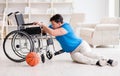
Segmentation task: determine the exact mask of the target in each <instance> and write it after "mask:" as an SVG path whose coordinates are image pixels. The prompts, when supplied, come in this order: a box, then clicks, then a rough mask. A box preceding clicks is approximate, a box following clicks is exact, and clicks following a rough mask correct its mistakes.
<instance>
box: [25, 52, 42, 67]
mask: <svg viewBox="0 0 120 76" xmlns="http://www.w3.org/2000/svg"><path fill="white" fill-rule="evenodd" d="M25 60H26V63H27V64H28V65H30V66H36V65H37V64H38V63H39V62H40V57H39V55H38V54H37V53H36V52H30V53H28V54H27V56H26V59H25Z"/></svg>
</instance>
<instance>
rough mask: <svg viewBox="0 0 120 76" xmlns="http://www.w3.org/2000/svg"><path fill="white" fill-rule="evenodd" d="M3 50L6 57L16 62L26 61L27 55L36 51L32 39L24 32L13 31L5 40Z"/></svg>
mask: <svg viewBox="0 0 120 76" xmlns="http://www.w3.org/2000/svg"><path fill="white" fill-rule="evenodd" d="M3 50H4V53H5V55H6V56H7V57H8V58H9V59H10V60H12V61H14V62H23V61H25V57H26V55H27V54H28V53H29V52H31V51H33V50H34V44H33V41H32V39H31V37H30V36H29V35H28V34H27V33H25V32H22V31H18V30H16V31H12V32H10V33H9V34H8V35H7V36H6V37H5V39H4V42H3Z"/></svg>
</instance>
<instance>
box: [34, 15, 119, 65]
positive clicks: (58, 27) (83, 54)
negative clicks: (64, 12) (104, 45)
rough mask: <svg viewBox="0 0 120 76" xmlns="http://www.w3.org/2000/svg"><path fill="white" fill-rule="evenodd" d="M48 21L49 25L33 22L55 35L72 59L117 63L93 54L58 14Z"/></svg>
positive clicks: (80, 61)
mask: <svg viewBox="0 0 120 76" xmlns="http://www.w3.org/2000/svg"><path fill="white" fill-rule="evenodd" d="M50 22H51V25H50V26H49V27H48V26H46V25H44V24H43V23H39V22H34V24H35V25H39V26H40V27H42V28H43V30H44V31H45V32H46V33H48V34H50V35H52V36H55V38H56V40H57V41H58V42H59V43H60V45H61V47H62V49H63V51H64V52H67V53H70V55H71V58H72V59H73V61H75V62H78V63H83V64H91V65H98V66H105V65H111V66H115V65H117V61H114V60H112V59H108V60H107V59H103V57H101V56H98V55H96V54H93V53H92V52H91V48H90V46H89V44H88V43H87V42H86V41H84V40H83V39H82V38H78V37H77V36H76V35H75V33H74V31H73V29H72V27H71V26H70V24H68V23H65V22H63V17H62V16H61V15H60V14H56V15H53V16H52V17H51V18H50Z"/></svg>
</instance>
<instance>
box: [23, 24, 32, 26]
mask: <svg viewBox="0 0 120 76" xmlns="http://www.w3.org/2000/svg"><path fill="white" fill-rule="evenodd" d="M22 25H23V26H27V25H33V23H25V24H22Z"/></svg>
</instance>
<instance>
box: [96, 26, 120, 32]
mask: <svg viewBox="0 0 120 76" xmlns="http://www.w3.org/2000/svg"><path fill="white" fill-rule="evenodd" d="M95 30H102V31H103V30H105V31H106V30H119V24H97V25H96V27H95Z"/></svg>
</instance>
